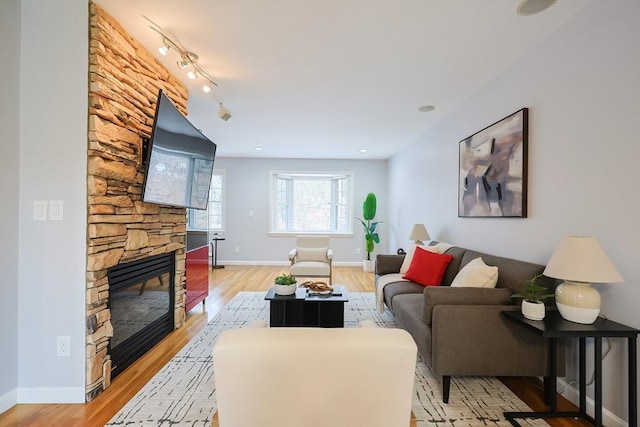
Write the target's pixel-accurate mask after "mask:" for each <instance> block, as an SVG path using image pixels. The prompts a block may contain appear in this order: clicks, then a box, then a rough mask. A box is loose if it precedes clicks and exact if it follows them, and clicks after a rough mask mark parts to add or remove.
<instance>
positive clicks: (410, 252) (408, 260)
mask: <svg viewBox="0 0 640 427" xmlns="http://www.w3.org/2000/svg"><path fill="white" fill-rule="evenodd" d="M418 246H419V247H420V249H424V250H426V251H429V252H433V253H438V250H437V249H436V248H435V247H434V246H422V245H413V246H411V247H410V248H409V250H408V251H407V254H406V255H405V256H404V261H402V265H401V266H400V274H407V271H409V267H410V266H411V261H413V255H414V254H415V253H416V248H417V247H418Z"/></svg>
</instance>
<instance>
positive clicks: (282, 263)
mask: <svg viewBox="0 0 640 427" xmlns="http://www.w3.org/2000/svg"><path fill="white" fill-rule="evenodd" d="M218 265H280V266H288V265H289V262H288V261H238V260H234V261H223V260H218ZM333 265H335V266H337V267H360V266H362V261H354V262H348V261H347V262H334V263H333Z"/></svg>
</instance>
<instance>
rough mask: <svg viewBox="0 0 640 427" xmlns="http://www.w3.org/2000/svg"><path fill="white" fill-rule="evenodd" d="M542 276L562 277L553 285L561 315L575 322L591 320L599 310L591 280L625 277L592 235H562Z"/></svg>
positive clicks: (588, 321) (601, 280) (604, 280)
mask: <svg viewBox="0 0 640 427" xmlns="http://www.w3.org/2000/svg"><path fill="white" fill-rule="evenodd" d="M543 274H544V275H545V276H548V277H553V278H556V279H562V280H565V282H564V283H561V284H560V285H558V287H557V288H556V305H557V306H558V311H559V312H560V315H561V316H562V317H563V318H565V319H566V320H570V321H572V322H575V323H582V324H586V325H588V324H591V323H593V322H595V320H596V319H597V318H598V315H599V314H600V293H599V292H598V290H597V289H595V288H593V287H591V283H617V282H622V281H623V280H624V279H623V278H622V276H621V275H620V273H619V272H618V270H616V267H615V266H614V265H613V263H612V262H611V260H610V259H609V257H608V256H607V255H606V254H605V253H604V250H602V247H601V246H600V244H599V243H598V241H597V240H596V239H594V238H593V237H576V236H570V237H565V238H564V239H562V240H561V241H560V243H559V244H558V247H557V248H556V250H555V251H554V252H553V254H552V255H551V258H550V259H549V263H548V264H547V267H546V268H545V269H544V273H543Z"/></svg>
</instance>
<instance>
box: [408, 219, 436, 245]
mask: <svg viewBox="0 0 640 427" xmlns="http://www.w3.org/2000/svg"><path fill="white" fill-rule="evenodd" d="M429 239H431V237H430V236H429V232H428V231H427V227H425V226H424V224H413V228H412V229H411V234H410V235H409V240H414V243H415V244H416V245H424V241H423V240H429Z"/></svg>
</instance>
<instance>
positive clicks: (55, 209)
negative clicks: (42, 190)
mask: <svg viewBox="0 0 640 427" xmlns="http://www.w3.org/2000/svg"><path fill="white" fill-rule="evenodd" d="M63 213H64V202H63V201H62V200H51V201H49V219H50V220H51V221H62V218H63Z"/></svg>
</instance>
